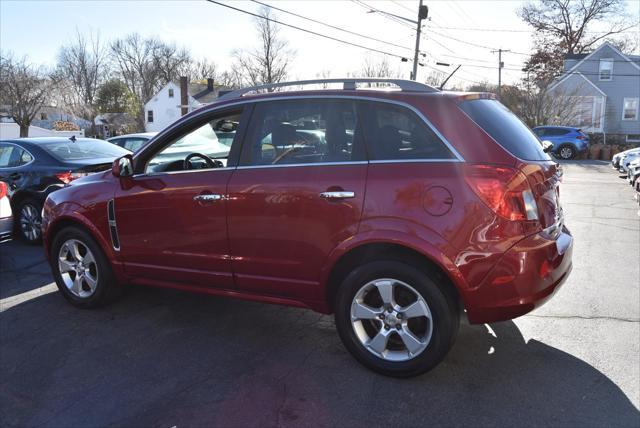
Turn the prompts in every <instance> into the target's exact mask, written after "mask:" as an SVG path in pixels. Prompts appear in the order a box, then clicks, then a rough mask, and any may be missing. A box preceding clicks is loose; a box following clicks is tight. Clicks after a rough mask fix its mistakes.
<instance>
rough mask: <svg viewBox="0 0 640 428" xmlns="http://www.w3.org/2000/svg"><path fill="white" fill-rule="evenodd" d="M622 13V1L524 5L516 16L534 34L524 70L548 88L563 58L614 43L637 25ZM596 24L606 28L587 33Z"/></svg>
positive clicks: (550, 0) (557, 0) (555, 0)
mask: <svg viewBox="0 0 640 428" xmlns="http://www.w3.org/2000/svg"><path fill="white" fill-rule="evenodd" d="M624 10H625V3H624V0H539V1H535V2H529V3H527V4H525V5H524V6H523V7H522V8H520V10H519V11H518V15H519V16H520V18H522V19H523V20H524V21H525V22H526V23H527V24H529V25H530V26H531V27H533V29H534V30H536V35H535V39H534V41H535V46H536V49H535V52H534V54H533V55H532V56H531V57H530V58H529V60H528V61H527V63H526V64H525V70H527V71H529V73H532V74H533V75H534V79H535V80H536V81H537V80H541V81H542V85H543V86H544V85H546V84H548V81H549V80H550V79H551V78H552V77H553V76H557V75H558V74H560V73H561V72H562V65H563V62H562V60H563V58H564V55H565V54H580V53H583V52H587V51H589V50H591V49H593V48H594V47H595V46H596V44H597V43H599V42H601V41H603V40H610V41H613V40H614V39H615V38H612V36H616V35H619V34H620V33H622V32H623V31H625V30H628V29H630V28H633V27H634V26H635V25H637V23H635V24H634V23H630V22H629V21H628V19H627V18H626V15H625V13H624ZM597 22H598V23H602V24H605V25H606V29H605V30H604V31H601V32H598V33H590V32H589V29H590V28H591V26H592V25H593V24H594V23H597ZM618 41H619V42H620V41H621V40H620V37H618ZM623 43H624V42H623ZM626 44H628V41H627V42H626Z"/></svg>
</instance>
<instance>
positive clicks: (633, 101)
mask: <svg viewBox="0 0 640 428" xmlns="http://www.w3.org/2000/svg"><path fill="white" fill-rule="evenodd" d="M637 119H638V98H625V99H624V101H623V107H622V120H637Z"/></svg>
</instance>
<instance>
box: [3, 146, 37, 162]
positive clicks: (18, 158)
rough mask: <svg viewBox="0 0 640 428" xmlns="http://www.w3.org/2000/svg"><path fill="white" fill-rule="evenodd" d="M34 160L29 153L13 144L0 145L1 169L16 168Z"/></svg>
mask: <svg viewBox="0 0 640 428" xmlns="http://www.w3.org/2000/svg"><path fill="white" fill-rule="evenodd" d="M32 160H33V157H31V154H29V152H28V151H26V150H23V149H21V148H20V147H17V146H14V145H12V144H2V145H0V168H16V167H19V166H22V165H26V164H28V163H29V162H31V161H32Z"/></svg>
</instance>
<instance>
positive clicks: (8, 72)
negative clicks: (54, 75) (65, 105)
mask: <svg viewBox="0 0 640 428" xmlns="http://www.w3.org/2000/svg"><path fill="white" fill-rule="evenodd" d="M49 89H50V82H49V79H48V76H47V73H46V71H45V70H44V68H43V67H38V66H35V65H32V64H30V63H28V62H27V59H26V58H22V59H15V58H13V56H12V55H10V54H8V55H6V56H5V55H0V102H1V103H2V104H7V105H9V106H10V108H11V117H12V118H13V120H14V121H15V122H16V123H17V124H18V125H19V126H20V137H28V136H29V126H30V125H31V121H32V120H33V119H34V118H35V116H36V114H37V113H38V111H39V110H40V108H42V106H43V105H44V104H45V102H46V101H47V95H48V93H49Z"/></svg>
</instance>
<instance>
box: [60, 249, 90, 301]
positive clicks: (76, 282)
mask: <svg viewBox="0 0 640 428" xmlns="http://www.w3.org/2000/svg"><path fill="white" fill-rule="evenodd" d="M58 269H59V270H60V276H61V277H62V281H63V282H64V285H65V286H66V287H67V289H68V290H69V291H70V292H71V294H73V295H74V296H76V297H80V298H87V297H90V296H92V295H93V293H94V292H95V291H96V286H97V285H98V265H97V264H96V260H95V257H94V256H93V253H92V252H91V250H90V249H89V247H87V246H86V245H85V244H83V243H82V242H81V241H79V240H77V239H69V240H67V241H65V242H64V244H62V246H61V247H60V250H59V252H58Z"/></svg>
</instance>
